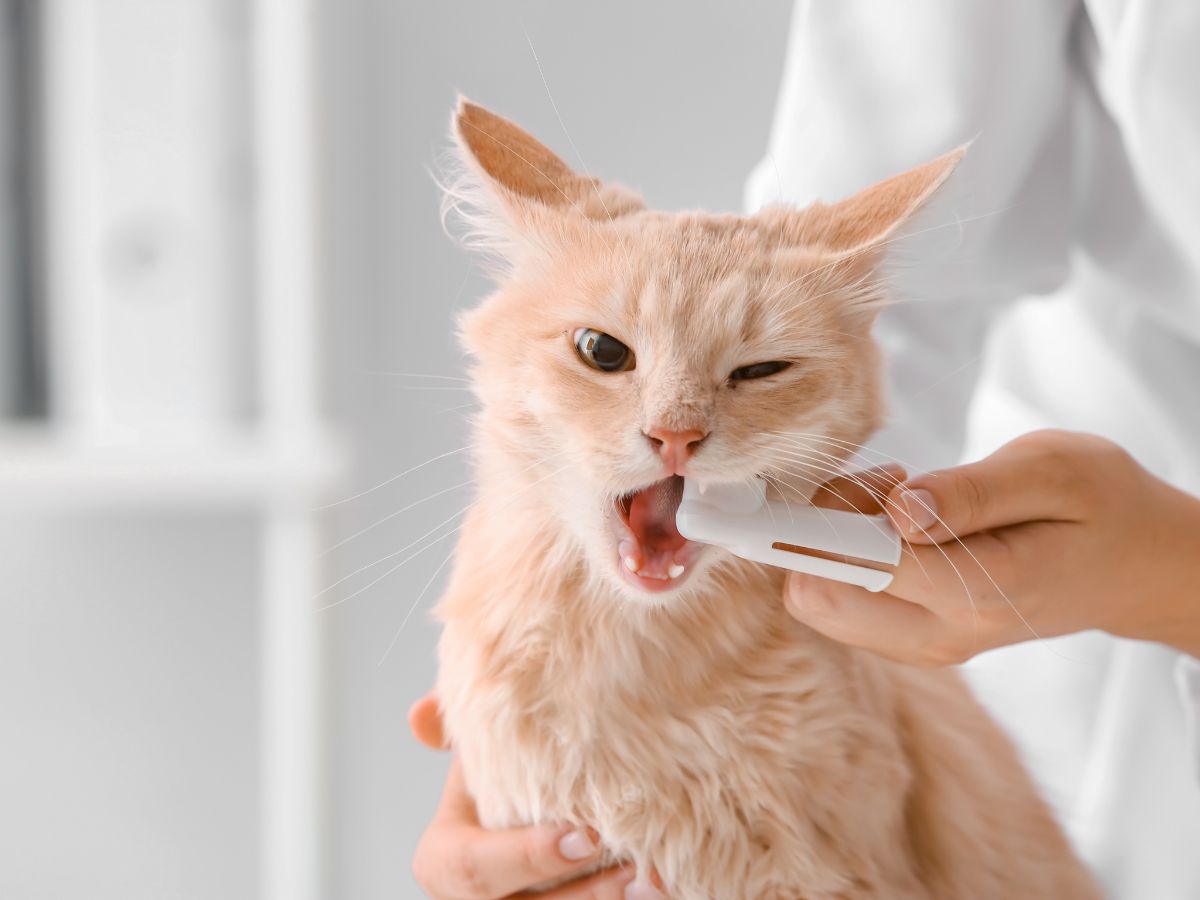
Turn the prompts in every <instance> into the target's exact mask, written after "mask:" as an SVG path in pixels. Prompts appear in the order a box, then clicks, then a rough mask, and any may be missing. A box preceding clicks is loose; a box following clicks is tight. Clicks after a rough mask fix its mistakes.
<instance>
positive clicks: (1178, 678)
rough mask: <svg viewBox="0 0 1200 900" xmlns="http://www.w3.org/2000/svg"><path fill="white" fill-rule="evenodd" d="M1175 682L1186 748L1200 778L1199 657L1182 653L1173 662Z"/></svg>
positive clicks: (1197, 776)
mask: <svg viewBox="0 0 1200 900" xmlns="http://www.w3.org/2000/svg"><path fill="white" fill-rule="evenodd" d="M1175 683H1176V685H1177V686H1178V687H1179V698H1180V700H1181V701H1182V702H1183V721H1184V727H1185V729H1186V731H1187V740H1188V749H1189V750H1190V751H1191V755H1192V764H1193V765H1194V766H1195V774H1196V779H1197V780H1200V659H1196V658H1195V657H1194V656H1187V655H1186V654H1185V655H1182V656H1180V657H1179V659H1178V661H1176V663H1175Z"/></svg>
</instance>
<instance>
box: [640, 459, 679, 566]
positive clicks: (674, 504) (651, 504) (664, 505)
mask: <svg viewBox="0 0 1200 900" xmlns="http://www.w3.org/2000/svg"><path fill="white" fill-rule="evenodd" d="M681 499H683V479H682V478H680V477H679V476H678V475H675V476H673V477H671V478H668V479H666V480H665V481H660V482H658V483H656V484H652V485H650V487H648V488H646V489H645V490H644V491H639V492H638V493H636V494H634V495H633V500H632V501H630V504H629V528H630V530H631V531H632V532H633V533H634V535H635V536H636V537H637V539H638V541H639V542H640V543H641V544H642V546H643V547H649V548H651V549H654V550H660V551H661V550H678V549H679V548H680V547H682V546H683V545H684V544H686V543H687V541H686V540H685V539H684V537H683V535H681V534H680V533H679V529H677V528H676V527H675V510H677V509H679V501H680V500H681Z"/></svg>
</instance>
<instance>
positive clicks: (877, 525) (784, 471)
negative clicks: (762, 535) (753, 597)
mask: <svg viewBox="0 0 1200 900" xmlns="http://www.w3.org/2000/svg"><path fill="white" fill-rule="evenodd" d="M757 458H758V459H760V460H762V461H763V462H766V463H768V464H770V468H772V469H774V470H775V471H778V472H780V473H782V474H784V475H787V476H790V477H793V478H800V479H801V480H803V481H805V482H807V483H808V484H811V485H814V486H815V487H816V488H818V489H824V490H826V491H828V492H829V493H831V494H833V495H834V496H835V497H837V498H838V499H839V500H841V501H842V502H843V503H845V504H846V505H847V506H849V507H851V508H854V504H853V503H851V502H850V500H849V499H847V497H846V496H845V495H844V494H842V493H841V491H839V490H837V489H836V488H833V487H830V486H829V483H828V482H817V481H815V480H813V479H811V478H808V477H807V476H806V475H804V474H802V473H801V472H798V471H795V470H792V469H787V468H784V467H781V466H779V465H778V461H777V459H776V458H774V457H770V456H759V457H757ZM793 461H797V460H793ZM813 468H814V469H817V468H818V467H816V466H813ZM817 474H828V473H827V472H826V471H824V470H820V469H818V471H817ZM775 482H776V483H777V484H781V485H783V486H784V487H787V488H788V489H790V490H791V491H792V492H793V493H795V494H796V496H798V497H800V498H801V499H802V500H803V501H804V504H805V505H806V506H808V507H811V508H812V509H815V510H817V511H818V512H820V511H821V509H822V508H821V507H819V506H816V505H814V504H813V503H812V501H811V499H810V498H808V497H805V496H804V495H803V494H802V493H800V491H799V490H797V489H796V488H795V487H794V486H792V485H790V484H787V482H785V481H781V480H780V479H775ZM863 486H864V487H866V485H863ZM784 503H787V501H786V500H785V501H784ZM821 514H822V516H824V513H821ZM825 520H826V521H827V522H829V527H830V528H834V525H833V523H832V522H830V520H829V518H828V517H827V516H825ZM868 521H870V522H871V524H872V525H874V526H875V529H876V530H877V531H878V532H879V533H880V534H884V535H886V534H887V532H886V530H885V529H884V526H883V525H882V524H881V523H879V522H876V521H875V519H874V518H873V517H872V518H870V519H868ZM834 533H835V534H836V533H837V530H836V528H834ZM900 549H901V552H905V548H904V546H903V545H901V548H900ZM913 555H914V558H915V554H913ZM917 564H918V565H920V561H919V560H918V561H917ZM922 571H924V567H923V566H922Z"/></svg>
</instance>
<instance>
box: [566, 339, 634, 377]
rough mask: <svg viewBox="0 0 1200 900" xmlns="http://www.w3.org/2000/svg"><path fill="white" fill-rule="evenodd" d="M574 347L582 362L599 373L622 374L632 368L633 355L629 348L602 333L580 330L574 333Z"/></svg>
mask: <svg viewBox="0 0 1200 900" xmlns="http://www.w3.org/2000/svg"><path fill="white" fill-rule="evenodd" d="M575 347H576V349H577V350H578V351H579V355H580V356H581V357H583V360H584V362H586V363H587V364H588V365H590V366H592V367H593V368H596V369H599V370H600V371H601V372H623V371H625V370H626V369H630V368H632V366H631V365H630V363H631V362H632V358H633V354H632V353H631V352H630V350H629V348H628V347H626V346H625V345H624V344H622V343H621V342H620V341H618V340H617V339H616V338H615V337H613V336H612V335H610V334H605V333H604V332H602V331H596V330H595V329H593V328H580V329H579V330H578V331H577V332H576V333H575Z"/></svg>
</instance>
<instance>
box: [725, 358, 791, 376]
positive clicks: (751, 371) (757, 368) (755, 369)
mask: <svg viewBox="0 0 1200 900" xmlns="http://www.w3.org/2000/svg"><path fill="white" fill-rule="evenodd" d="M790 365H791V363H790V362H784V361H783V360H775V361H774V362H760V363H755V364H754V365H752V366H742V367H741V368H738V369H734V370H733V371H732V372H730V373H729V380H730V381H750V380H751V379H752V378H766V377H767V376H768V375H775V374H778V373H779V372H782V371H783V370H784V369H786V368H788V367H789V366H790Z"/></svg>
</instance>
